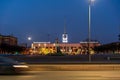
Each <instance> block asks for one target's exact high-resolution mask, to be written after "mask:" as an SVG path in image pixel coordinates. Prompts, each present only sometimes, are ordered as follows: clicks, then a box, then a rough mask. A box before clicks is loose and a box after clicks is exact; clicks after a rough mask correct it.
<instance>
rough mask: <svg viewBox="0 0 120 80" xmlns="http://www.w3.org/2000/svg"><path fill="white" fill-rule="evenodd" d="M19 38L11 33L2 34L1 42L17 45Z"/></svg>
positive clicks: (0, 36)
mask: <svg viewBox="0 0 120 80" xmlns="http://www.w3.org/2000/svg"><path fill="white" fill-rule="evenodd" d="M17 43H18V41H17V38H16V37H14V36H11V35H7V36H5V35H0V44H8V45H17Z"/></svg>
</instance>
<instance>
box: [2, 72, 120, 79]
mask: <svg viewBox="0 0 120 80" xmlns="http://www.w3.org/2000/svg"><path fill="white" fill-rule="evenodd" d="M0 80H120V71H32V72H29V74H25V75H1V76H0Z"/></svg>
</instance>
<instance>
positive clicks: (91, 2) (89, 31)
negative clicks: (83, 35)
mask: <svg viewBox="0 0 120 80" xmlns="http://www.w3.org/2000/svg"><path fill="white" fill-rule="evenodd" d="M94 2H95V0H89V19H88V20H89V24H88V54H89V61H91V54H90V42H91V5H92V4H93V3H94Z"/></svg>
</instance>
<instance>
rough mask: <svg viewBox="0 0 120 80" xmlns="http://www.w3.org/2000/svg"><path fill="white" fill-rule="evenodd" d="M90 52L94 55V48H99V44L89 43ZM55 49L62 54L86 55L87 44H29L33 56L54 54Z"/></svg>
mask: <svg viewBox="0 0 120 80" xmlns="http://www.w3.org/2000/svg"><path fill="white" fill-rule="evenodd" d="M89 44H90V52H91V54H94V53H95V52H94V50H93V48H94V47H97V46H100V43H99V42H90V43H89ZM57 47H59V48H60V51H61V52H62V53H63V54H68V55H77V54H87V52H88V42H80V43H50V42H33V43H32V44H31V51H30V52H31V53H33V54H43V55H46V54H49V53H52V54H54V53H56V52H57Z"/></svg>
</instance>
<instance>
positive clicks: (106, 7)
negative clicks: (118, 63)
mask: <svg viewBox="0 0 120 80" xmlns="http://www.w3.org/2000/svg"><path fill="white" fill-rule="evenodd" d="M91 9H92V11H91V12H92V15H91V18H92V19H91V20H92V22H91V23H92V25H91V36H92V39H94V40H98V41H100V42H101V43H103V44H106V43H110V42H116V41H118V34H119V33H120V0H96V1H95V3H94V4H93V5H92V7H91ZM64 17H66V31H67V33H68V35H69V42H80V41H82V40H85V39H86V38H87V37H88V0H0V33H1V34H3V35H9V34H12V35H14V36H16V37H18V40H19V43H24V42H27V37H28V36H31V37H32V41H48V34H49V35H50V36H49V39H50V41H52V42H54V41H55V38H56V37H58V38H59V40H60V41H61V40H62V39H61V36H62V33H63V31H64Z"/></svg>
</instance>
